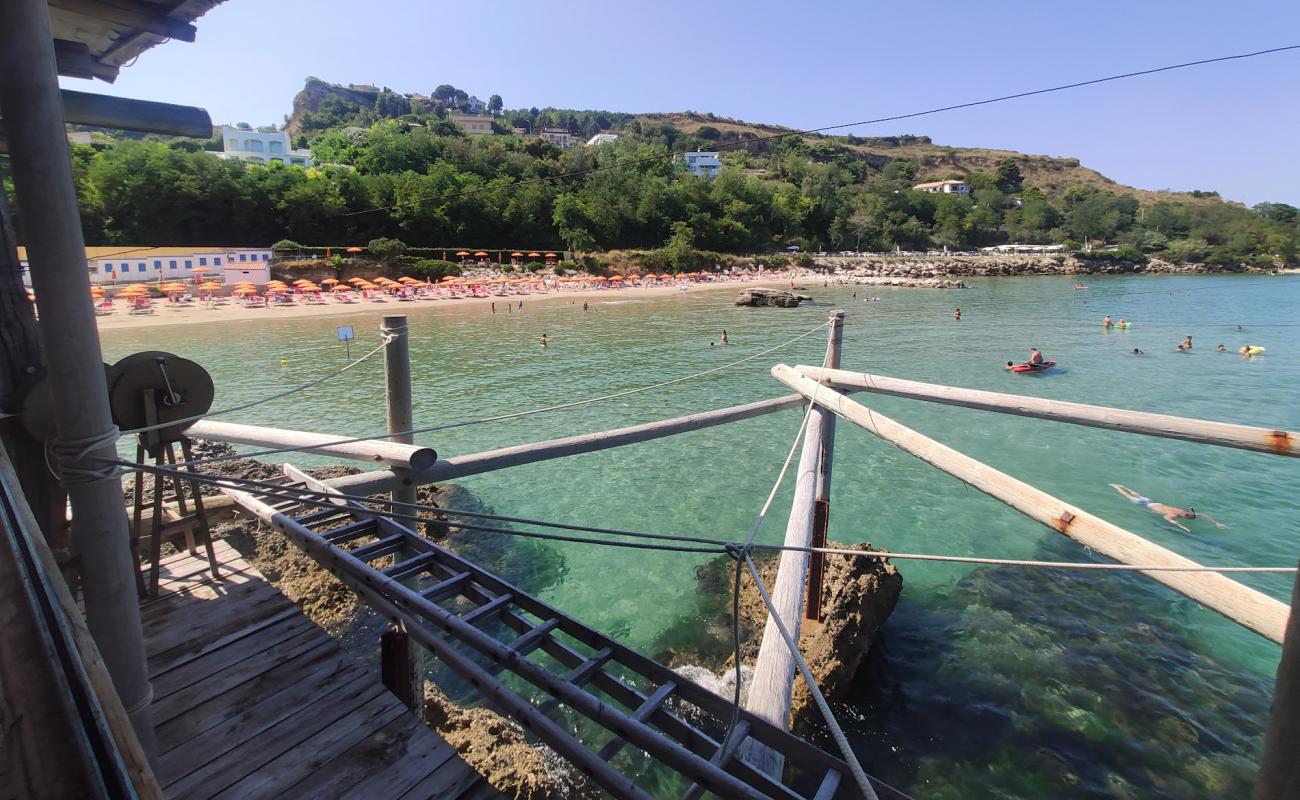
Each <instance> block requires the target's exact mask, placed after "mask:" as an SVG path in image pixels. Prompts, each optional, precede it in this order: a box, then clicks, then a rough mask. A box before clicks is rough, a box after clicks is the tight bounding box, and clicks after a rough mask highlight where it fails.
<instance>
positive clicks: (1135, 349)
mask: <svg viewBox="0 0 1300 800" xmlns="http://www.w3.org/2000/svg"><path fill="white" fill-rule="evenodd" d="M1133 355H1135V356H1144V355H1146V353H1144V352H1142V351H1141V350H1139V349H1137V348H1136V347H1134V348H1133Z"/></svg>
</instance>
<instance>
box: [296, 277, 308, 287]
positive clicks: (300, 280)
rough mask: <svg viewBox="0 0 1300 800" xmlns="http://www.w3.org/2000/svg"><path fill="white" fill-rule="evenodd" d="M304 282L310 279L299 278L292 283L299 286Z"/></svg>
mask: <svg viewBox="0 0 1300 800" xmlns="http://www.w3.org/2000/svg"><path fill="white" fill-rule="evenodd" d="M304 283H311V281H309V280H307V279H306V278H299V279H298V280H296V281H294V282H293V285H294V286H301V285H302V284H304Z"/></svg>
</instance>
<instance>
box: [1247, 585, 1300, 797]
mask: <svg viewBox="0 0 1300 800" xmlns="http://www.w3.org/2000/svg"><path fill="white" fill-rule="evenodd" d="M1297 608H1300V574H1297V575H1296V582H1295V587H1294V588H1293V589H1292V590H1291V609H1292V610H1291V619H1290V621H1288V622H1287V626H1286V641H1285V642H1284V643H1283V644H1282V663H1280V664H1278V666H1277V685H1276V688H1274V690H1273V711H1272V713H1270V714H1269V715H1268V730H1267V732H1266V733H1265V734H1264V755H1263V756H1262V757H1261V758H1260V760H1259V781H1258V782H1257V783H1256V784H1255V800H1294V799H1295V798H1297V797H1300V614H1297V613H1295V609H1297Z"/></svg>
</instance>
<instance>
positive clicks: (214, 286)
mask: <svg viewBox="0 0 1300 800" xmlns="http://www.w3.org/2000/svg"><path fill="white" fill-rule="evenodd" d="M199 288H200V289H207V290H208V291H212V290H213V289H220V288H221V284H219V283H213V282H212V281H204V282H203V283H201V284H199Z"/></svg>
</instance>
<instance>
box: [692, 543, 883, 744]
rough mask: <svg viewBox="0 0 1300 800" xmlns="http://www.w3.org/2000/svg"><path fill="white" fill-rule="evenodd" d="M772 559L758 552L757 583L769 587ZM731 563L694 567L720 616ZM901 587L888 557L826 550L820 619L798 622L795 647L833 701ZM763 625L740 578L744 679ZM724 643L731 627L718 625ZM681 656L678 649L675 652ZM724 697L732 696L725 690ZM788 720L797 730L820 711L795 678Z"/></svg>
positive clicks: (727, 598)
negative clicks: (848, 554) (797, 645)
mask: <svg viewBox="0 0 1300 800" xmlns="http://www.w3.org/2000/svg"><path fill="white" fill-rule="evenodd" d="M830 546H831V547H837V548H843V549H850V550H871V549H873V548H872V547H871V545H870V544H866V543H864V544H856V545H842V544H831V545H830ZM777 561H778V557H777V556H775V555H773V556H765V557H762V558H758V557H756V558H755V559H754V563H755V564H756V565H757V566H758V570H759V574H760V575H762V576H763V583H764V584H765V585H767V586H768V587H769V589H770V588H771V587H772V585H773V584H774V582H775V580H776V570H777ZM733 568H734V562H733V561H732V560H731V559H730V558H729V557H726V556H723V557H721V558H718V559H714V560H713V561H710V562H708V563H706V564H704V565H702V566H701V567H700V568H699V569H698V570H697V572H696V574H697V577H698V578H699V580H700V588H701V591H702V592H703V593H704V595H705V601H706V603H710V602H713V603H717V608H718V609H719V611H721V612H722V613H724V614H729V613H730V610H731V591H732V582H731V571H732V569H733ZM902 591H903V576H902V575H900V574H899V572H898V569H897V568H896V567H894V565H893V564H891V563H889V561H888V560H886V559H881V558H858V557H849V556H838V555H827V556H826V568H825V573H824V578H823V580H822V607H821V621H820V622H808V621H806V620H805V621H804V622H803V623H802V626H801V630H800V633H799V651H800V652H801V653H802V654H803V656H804V658H805V659H806V660H807V662H808V666H809V667H810V668H811V669H812V673H813V676H814V677H815V678H816V680H817V686H818V687H819V688H820V689H821V690H822V692H823V693H824V694H825V695H826V698H827V699H828V700H830V701H831V702H835V701H836V700H839V699H842V698H843V697H844V696H845V695H846V694H847V693H848V691H849V688H850V687H851V686H852V683H853V677H854V676H855V675H856V674H857V672H858V667H860V666H861V665H862V663H863V661H864V660H865V659H866V657H867V653H868V651H869V650H870V649H871V643H872V641H873V640H874V639H875V637H876V634H877V633H878V632H879V631H880V628H881V626H883V625H884V624H885V620H886V619H888V618H889V615H890V613H891V612H893V610H894V606H895V605H897V603H898V597H899V595H900V594H901V593H902ZM766 624H767V607H766V606H765V605H764V604H763V599H762V598H761V597H760V596H759V594H758V588H757V587H756V586H755V585H754V582H753V581H751V580H749V579H748V577H746V578H745V579H744V580H743V581H742V582H741V592H740V660H741V664H742V681H743V680H744V678H745V667H747V666H751V665H752V664H753V663H754V660H755V659H756V658H757V657H758V647H759V644H760V643H761V642H762V639H763V627H764V625H766ZM722 628H723V629H724V631H725V633H726V639H727V642H726V644H727V647H728V649H730V630H729V625H723V626H722ZM679 655H682V654H679ZM734 665H735V658H734V656H733V657H729V658H727V660H726V662H725V663H724V665H723V667H724V669H723V672H722V675H721V680H720V681H719V683H720V684H721V685H724V686H725V685H727V680H726V679H727V674H726V673H727V672H728V671H730V672H732V673H734V670H735V666H734ZM727 696H730V695H729V694H727ZM791 717H792V719H793V721H794V726H795V728H796V729H800V728H804V727H805V726H806V725H807V724H809V723H817V722H818V720H819V718H820V717H819V714H818V711H817V707H816V705H815V704H814V703H813V701H812V697H811V695H810V694H809V692H808V687H807V685H805V684H804V682H803V681H802V680H798V679H796V680H795V685H794V697H793V701H792V703H791Z"/></svg>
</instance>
